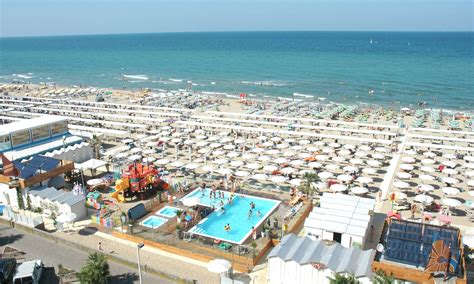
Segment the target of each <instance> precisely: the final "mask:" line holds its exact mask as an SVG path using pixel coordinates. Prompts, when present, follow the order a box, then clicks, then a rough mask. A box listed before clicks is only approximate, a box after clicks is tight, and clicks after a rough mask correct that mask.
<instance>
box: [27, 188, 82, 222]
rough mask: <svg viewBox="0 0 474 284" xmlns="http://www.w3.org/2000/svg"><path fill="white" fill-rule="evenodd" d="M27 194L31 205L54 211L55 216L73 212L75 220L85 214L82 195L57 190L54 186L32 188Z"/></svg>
mask: <svg viewBox="0 0 474 284" xmlns="http://www.w3.org/2000/svg"><path fill="white" fill-rule="evenodd" d="M28 194H29V196H30V200H31V206H32V207H34V208H42V209H43V210H49V211H51V212H55V214H56V216H59V215H62V214H70V213H74V214H76V216H77V218H76V220H80V219H82V218H84V217H86V215H87V211H86V210H87V209H86V205H85V197H84V195H81V194H78V195H76V194H74V193H72V192H69V191H64V190H57V189H56V188H54V187H37V188H33V189H30V190H29V191H28Z"/></svg>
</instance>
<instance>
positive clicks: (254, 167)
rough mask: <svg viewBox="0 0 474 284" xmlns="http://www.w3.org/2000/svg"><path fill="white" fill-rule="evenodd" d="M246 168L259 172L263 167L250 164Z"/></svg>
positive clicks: (257, 164)
mask: <svg viewBox="0 0 474 284" xmlns="http://www.w3.org/2000/svg"><path fill="white" fill-rule="evenodd" d="M245 167H246V168H247V169H251V170H258V169H260V168H261V167H262V165H260V164H259V163H250V164H246V165H245Z"/></svg>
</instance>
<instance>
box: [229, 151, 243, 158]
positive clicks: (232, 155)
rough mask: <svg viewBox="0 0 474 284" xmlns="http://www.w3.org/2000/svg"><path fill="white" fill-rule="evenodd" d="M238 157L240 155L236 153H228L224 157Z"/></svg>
mask: <svg viewBox="0 0 474 284" xmlns="http://www.w3.org/2000/svg"><path fill="white" fill-rule="evenodd" d="M238 156H240V154H239V153H237V152H229V153H227V155H226V157H227V158H237V157H238Z"/></svg>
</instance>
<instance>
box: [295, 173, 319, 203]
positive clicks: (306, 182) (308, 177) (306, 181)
mask: <svg viewBox="0 0 474 284" xmlns="http://www.w3.org/2000/svg"><path fill="white" fill-rule="evenodd" d="M317 181H319V178H318V175H317V174H315V173H305V174H304V176H303V182H302V183H301V184H300V186H299V190H301V191H302V192H304V193H305V194H306V195H307V196H308V197H311V196H312V195H313V193H314V192H315V191H316V189H315V188H314V187H313V186H311V184H312V183H314V182H317Z"/></svg>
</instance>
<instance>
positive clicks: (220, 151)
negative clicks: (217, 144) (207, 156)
mask: <svg viewBox="0 0 474 284" xmlns="http://www.w3.org/2000/svg"><path fill="white" fill-rule="evenodd" d="M224 154H225V152H224V151H222V150H214V151H212V155H213V156H219V157H220V156H223V155H224Z"/></svg>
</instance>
